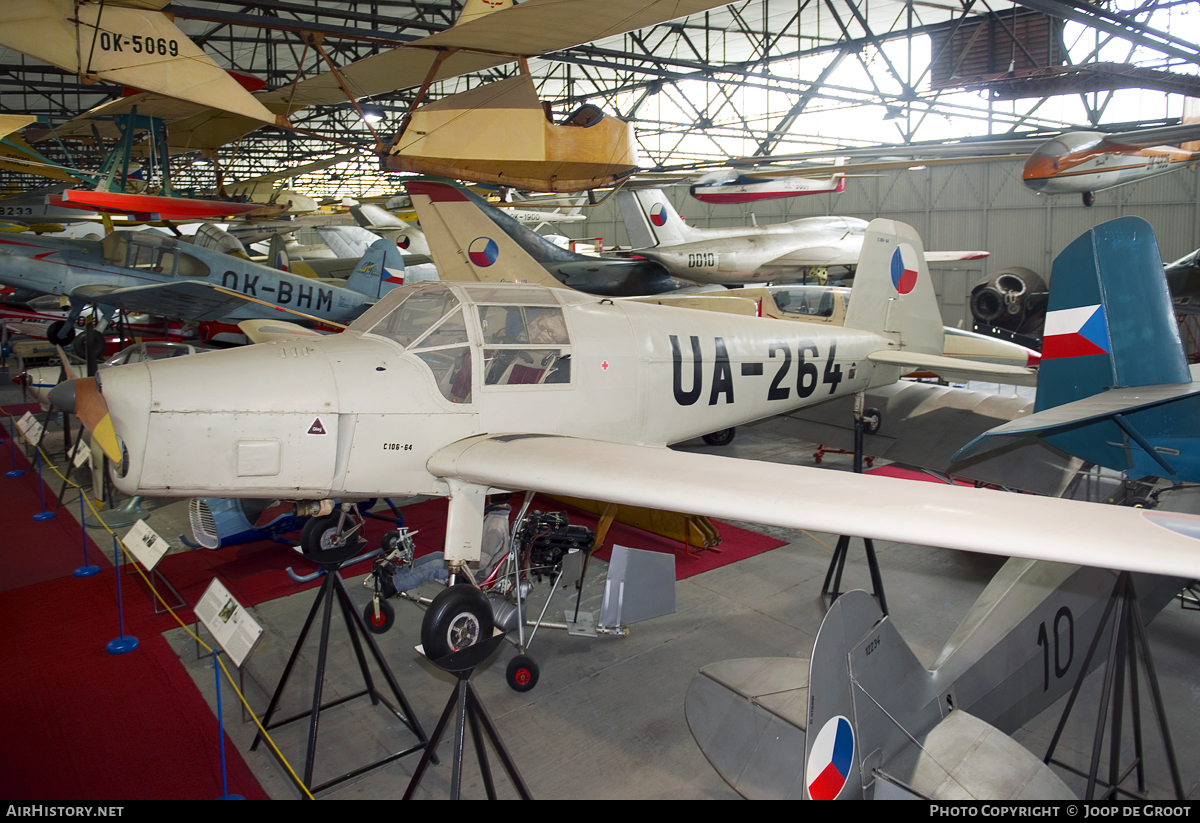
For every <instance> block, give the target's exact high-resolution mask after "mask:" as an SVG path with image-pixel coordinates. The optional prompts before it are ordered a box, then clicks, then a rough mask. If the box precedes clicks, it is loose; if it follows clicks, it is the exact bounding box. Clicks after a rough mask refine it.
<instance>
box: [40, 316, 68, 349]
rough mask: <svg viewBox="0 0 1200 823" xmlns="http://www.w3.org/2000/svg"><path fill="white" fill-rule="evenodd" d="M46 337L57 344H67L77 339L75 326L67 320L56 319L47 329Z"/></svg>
mask: <svg viewBox="0 0 1200 823" xmlns="http://www.w3.org/2000/svg"><path fill="white" fill-rule="evenodd" d="M46 339H47V340H49V341H50V342H51V343H52V344H54V345H55V346H65V345H67V344H68V343H70V342H71V341H72V340H74V339H75V326H74V325H72V324H70V323H68V322H67V321H66V320H55V321H54V322H53V323H51V324H50V326H49V328H47V329H46Z"/></svg>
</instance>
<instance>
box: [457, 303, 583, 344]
mask: <svg viewBox="0 0 1200 823" xmlns="http://www.w3.org/2000/svg"><path fill="white" fill-rule="evenodd" d="M479 325H480V327H481V328H482V329H483V343H484V345H485V346H488V345H511V344H517V343H534V344H540V345H547V344H560V345H561V344H567V343H570V342H571V339H570V337H569V336H568V335H567V324H566V321H565V320H564V319H563V313H562V309H560V308H558V307H553V308H551V307H541V306H480V307H479Z"/></svg>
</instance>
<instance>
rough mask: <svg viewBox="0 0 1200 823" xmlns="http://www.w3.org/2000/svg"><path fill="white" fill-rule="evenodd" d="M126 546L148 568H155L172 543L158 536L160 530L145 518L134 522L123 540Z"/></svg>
mask: <svg viewBox="0 0 1200 823" xmlns="http://www.w3.org/2000/svg"><path fill="white" fill-rule="evenodd" d="M121 542H122V543H124V544H125V548H127V549H129V551H130V553H131V554H133V556H134V557H136V558H137V561H138V562H139V563H141V564H142V566H144V567H145V568H146V569H147V570H149V569H153V568H154V567H155V566H156V565H158V561H159V560H162V556H163V555H164V554H166V553H167V549H169V548H171V544H170V543H168V542H167V541H166V540H163V539H162V538H161V537H159V536H158V532H156V531H154V529H152V528H150V527H149V526H147V525H146V521H145V520H139V521H137V522H136V523H134V524H133V528H131V529H130V530H129V531H128V532H126V533H125V539H124V540H122V541H121Z"/></svg>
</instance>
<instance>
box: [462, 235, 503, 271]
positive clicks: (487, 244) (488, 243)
mask: <svg viewBox="0 0 1200 823" xmlns="http://www.w3.org/2000/svg"><path fill="white" fill-rule="evenodd" d="M499 256H500V247H499V246H497V245H496V241H495V240H493V239H492V238H490V237H476V238H475V239H474V240H472V241H471V245H469V246H467V257H469V258H471V262H472V263H474V264H475V265H476V266H479V267H480V268H481V269H486V268H487V267H488V266H490V265H492V264H493V263H495V262H496V258H497V257H499Z"/></svg>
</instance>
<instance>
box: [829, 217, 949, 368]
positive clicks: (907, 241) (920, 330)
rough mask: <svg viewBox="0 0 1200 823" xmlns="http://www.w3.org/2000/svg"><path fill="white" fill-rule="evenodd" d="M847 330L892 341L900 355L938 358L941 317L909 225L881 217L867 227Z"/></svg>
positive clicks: (922, 249)
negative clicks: (915, 353) (913, 353)
mask: <svg viewBox="0 0 1200 823" xmlns="http://www.w3.org/2000/svg"><path fill="white" fill-rule="evenodd" d="M846 326H847V327H848V328H853V329H861V330H863V331H871V332H875V333H876V334H879V335H882V336H884V337H888V338H891V339H892V340H893V341H895V343H896V348H897V349H899V350H901V351H910V352H917V353H921V354H932V355H941V354H942V346H943V337H944V332H943V329H942V315H941V312H940V311H939V310H938V305H937V295H936V294H935V293H934V290H933V281H932V280H931V279H930V277H929V267H928V266H927V265H926V263H925V247H924V246H923V244H922V243H921V237H920V235H918V234H917V232H916V230H915V229H913V227H912V226H909V225H906V224H904V223H898V222H896V221H895V220H885V219H877V220H872V221H871V224H870V225H869V226H867V232H866V236H865V237H864V238H863V246H862V252H861V253H860V254H859V258H858V269H857V270H856V272H855V275H854V288H853V291H851V293H850V305H849V307H848V308H847V309H846Z"/></svg>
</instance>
